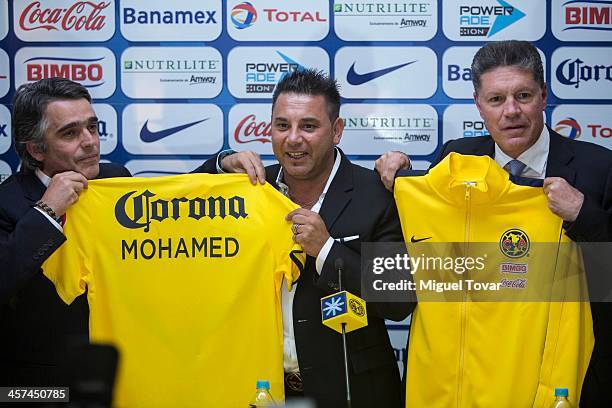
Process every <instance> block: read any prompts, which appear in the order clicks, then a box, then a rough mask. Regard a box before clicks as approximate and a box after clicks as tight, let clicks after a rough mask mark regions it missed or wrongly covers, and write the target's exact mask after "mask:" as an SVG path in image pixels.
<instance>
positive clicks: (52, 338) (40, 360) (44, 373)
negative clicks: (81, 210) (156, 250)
mask: <svg viewBox="0 0 612 408" xmlns="http://www.w3.org/2000/svg"><path fill="white" fill-rule="evenodd" d="M12 129H13V140H14V142H15V148H16V150H17V153H18V154H19V157H20V158H21V160H22V169H21V171H19V172H18V173H17V174H15V175H13V176H11V177H9V178H8V179H7V180H5V181H4V182H3V183H2V184H1V185H0V265H2V270H1V272H0V307H1V308H0V332H1V333H2V336H0V385H3V386H9V385H10V386H16V385H22V386H39V385H46V386H49V385H67V381H68V373H67V368H66V367H65V365H64V364H65V362H66V353H67V351H68V349H69V346H70V345H71V344H74V343H86V342H87V338H88V321H87V320H88V308H87V301H86V299H85V298H84V297H81V298H79V299H77V301H75V302H74V303H73V304H72V305H71V306H66V305H65V304H64V303H63V302H62V300H61V299H60V298H59V296H58V295H57V293H56V292H55V288H54V287H53V284H52V283H51V281H49V280H48V279H47V278H46V277H44V276H43V274H42V271H41V269H40V267H41V265H42V263H43V262H44V261H45V260H46V259H47V258H48V257H49V255H50V254H51V253H53V252H54V251H55V250H56V249H57V248H58V247H59V246H60V245H61V244H62V243H63V242H64V241H65V239H66V238H65V237H64V235H63V233H62V216H63V215H64V213H65V212H66V209H67V208H68V207H70V206H71V205H72V204H74V203H75V202H76V201H77V200H78V198H79V194H80V193H81V191H82V190H83V189H84V188H87V180H88V179H94V178H104V177H117V176H130V173H129V172H128V171H127V169H125V168H124V167H122V166H119V165H115V164H100V163H99V161H100V140H99V135H98V118H97V117H96V115H95V113H94V111H93V109H92V106H91V97H90V95H89V92H88V91H87V89H85V88H84V87H83V86H82V85H80V84H78V83H76V82H72V81H70V80H68V79H64V78H49V79H42V80H40V81H38V82H34V83H31V84H26V85H22V86H21V87H19V89H17V92H16V93H15V97H14V100H13V113H12ZM92 233H93V232H92Z"/></svg>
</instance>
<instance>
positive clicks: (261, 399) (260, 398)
mask: <svg viewBox="0 0 612 408" xmlns="http://www.w3.org/2000/svg"><path fill="white" fill-rule="evenodd" d="M275 406H276V403H275V402H274V399H273V398H272V395H270V381H267V380H258V381H257V391H256V392H255V396H253V399H251V402H250V403H249V408H259V407H275Z"/></svg>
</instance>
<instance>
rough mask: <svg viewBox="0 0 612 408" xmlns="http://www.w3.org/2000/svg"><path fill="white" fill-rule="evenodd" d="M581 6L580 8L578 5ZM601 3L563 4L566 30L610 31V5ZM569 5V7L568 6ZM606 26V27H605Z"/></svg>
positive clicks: (611, 20) (611, 11)
mask: <svg viewBox="0 0 612 408" xmlns="http://www.w3.org/2000/svg"><path fill="white" fill-rule="evenodd" d="M576 3H578V4H582V5H581V6H580V5H578V4H576ZM604 3H606V2H603V1H568V2H566V3H565V24H566V25H567V27H565V28H564V29H563V31H566V30H577V29H597V30H606V31H610V30H612V4H610V3H609V2H607V3H608V4H609V5H604ZM569 4H571V6H570V5H569ZM606 26H607V27H606Z"/></svg>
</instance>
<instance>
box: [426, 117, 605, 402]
mask: <svg viewBox="0 0 612 408" xmlns="http://www.w3.org/2000/svg"><path fill="white" fill-rule="evenodd" d="M548 130H549V132H550V149H549V153H548V161H547V165H546V176H547V177H562V178H564V179H565V180H567V182H568V183H569V184H571V185H572V186H574V187H575V188H576V189H577V190H579V191H580V192H582V193H583V194H584V203H583V205H582V208H581V210H580V213H579V214H578V217H577V218H576V220H575V221H574V222H572V223H567V222H566V223H564V228H565V233H566V235H567V236H568V237H570V238H571V239H572V240H574V241H577V242H612V152H611V151H610V150H608V149H605V148H603V147H601V146H597V145H594V144H592V143H584V142H580V141H576V140H571V139H568V138H565V137H563V136H561V135H560V134H558V133H557V132H555V131H553V130H552V129H550V128H549V129H548ZM450 152H457V153H461V154H471V155H481V156H484V155H488V156H490V157H493V156H494V154H495V143H494V142H493V139H491V138H490V137H474V138H463V139H457V140H451V141H449V142H447V143H445V144H444V146H443V147H442V152H441V153H440V155H439V156H438V158H437V159H436V160H435V161H434V163H432V166H433V165H435V164H437V163H438V162H439V161H440V160H442V159H443V158H444V157H445V156H446V155H447V154H449V153H450ZM608 245H609V244H608ZM583 248H584V250H585V253H584V255H585V264H586V268H587V272H588V275H589V289H590V290H591V293H592V294H593V291H595V290H602V289H603V290H609V289H610V287H609V286H608V287H607V289H606V288H601V282H602V281H603V280H605V279H603V277H601V276H598V277H597V278H595V276H594V275H595V274H602V273H605V272H606V270H607V269H609V268H610V265H612V264H610V263H608V265H607V266H606V265H603V268H602V261H601V257H602V256H603V255H604V254H602V253H601V251H598V250H599V249H602V248H603V246H601V245H600V246H598V247H596V248H593V247H588V246H583ZM594 250H595V251H598V252H599V253H593V252H594ZM606 255H607V254H606ZM607 259H610V258H609V255H608V258H607ZM610 274H612V272H610ZM591 297H592V298H601V297H602V293H599V294H598V295H597V296H595V297H594V296H593V295H591ZM609 301H610V300H609ZM591 312H592V314H593V332H594V334H595V348H594V350H593V356H592V358H591V363H590V365H589V369H588V371H587V375H586V378H585V381H584V385H583V389H582V397H581V400H580V406H581V407H587V408H589V407H602V408H603V407H612V393H611V392H610V390H611V389H612V303H602V302H592V303H591ZM559 386H563V385H561V384H560V385H559Z"/></svg>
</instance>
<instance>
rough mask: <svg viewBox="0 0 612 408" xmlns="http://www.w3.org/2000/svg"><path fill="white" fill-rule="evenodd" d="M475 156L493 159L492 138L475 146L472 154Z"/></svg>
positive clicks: (493, 146) (493, 143)
mask: <svg viewBox="0 0 612 408" xmlns="http://www.w3.org/2000/svg"><path fill="white" fill-rule="evenodd" d="M473 154H474V155H475V156H489V157H490V158H492V159H495V142H494V141H493V138H492V137H488V138H487V139H486V140H485V142H484V143H479V144H478V145H476V149H475V151H474V153H473Z"/></svg>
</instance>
